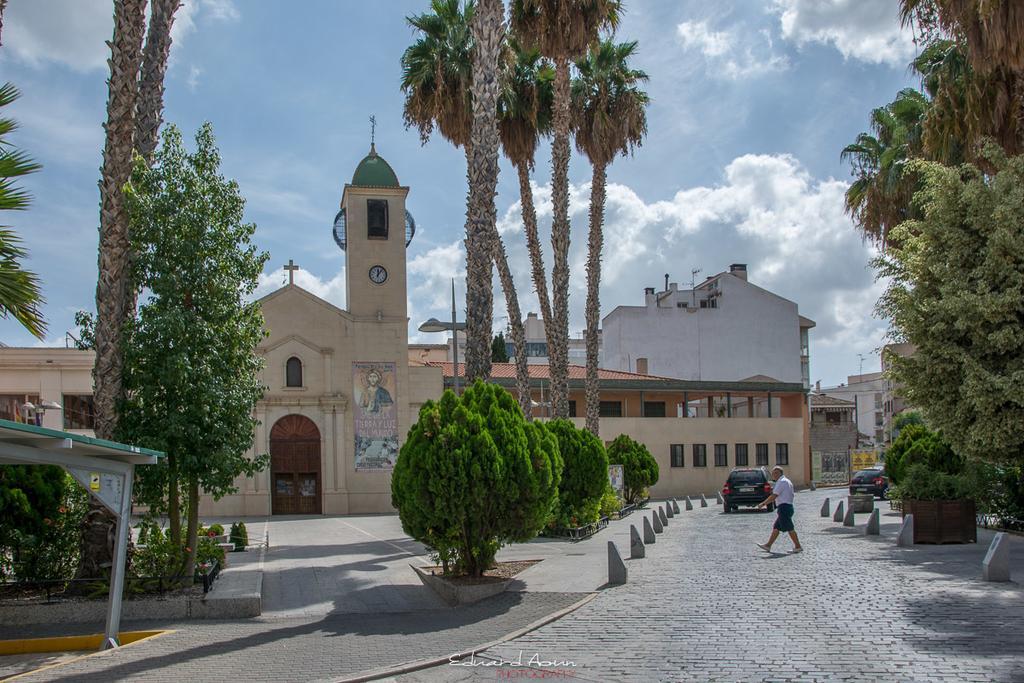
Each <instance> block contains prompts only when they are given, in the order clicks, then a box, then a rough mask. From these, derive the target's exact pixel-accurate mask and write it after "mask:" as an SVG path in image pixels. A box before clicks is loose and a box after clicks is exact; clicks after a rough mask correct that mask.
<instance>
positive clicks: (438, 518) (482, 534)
mask: <svg viewBox="0 0 1024 683" xmlns="http://www.w3.org/2000/svg"><path fill="white" fill-rule="evenodd" d="M561 472H562V461H561V457H560V456H559V452H558V441H557V440H556V439H555V437H554V436H553V435H552V434H551V433H550V432H549V431H548V429H547V428H546V427H545V426H544V425H542V424H539V423H534V422H527V421H526V419H525V418H524V417H523V414H522V411H521V410H520V409H519V405H518V404H517V403H516V401H515V399H514V398H513V397H512V395H511V394H509V393H508V392H507V391H505V390H504V389H502V388H501V387H499V386H496V385H493V384H485V383H484V382H481V381H477V382H476V383H474V384H473V386H471V387H469V388H467V389H466V391H465V393H464V394H463V395H462V396H456V395H455V394H454V393H452V392H451V391H446V392H445V393H444V395H443V396H442V397H441V399H440V400H439V401H436V402H435V401H427V402H426V403H425V404H424V405H423V407H422V408H420V413H419V419H418V420H417V422H416V424H414V425H413V426H412V428H411V429H410V430H409V435H408V437H407V438H406V441H405V444H404V445H403V446H402V450H401V452H400V453H399V456H398V462H397V463H396V464H395V469H394V471H393V472H392V475H391V502H392V505H394V506H395V508H397V509H398V515H399V518H400V519H401V521H402V529H403V530H404V531H405V533H407V534H409V536H411V537H412V538H414V539H416V540H417V541H419V542H421V543H423V544H425V545H426V546H428V547H429V548H431V549H432V550H433V551H434V552H435V553H436V554H437V555H438V557H439V559H440V561H441V563H442V565H443V566H444V568H445V571H446V572H450V571H454V572H456V573H464V574H469V575H471V576H480V575H481V574H482V573H483V571H484V570H485V569H487V568H488V567H490V566H491V565H493V563H494V556H495V554H496V553H497V552H498V548H500V547H501V546H502V545H503V544H506V543H511V542H520V541H527V540H529V539H531V538H533V537H534V536H536V535H537V533H538V532H539V531H540V530H541V528H543V526H544V524H545V522H546V521H547V519H548V516H549V515H550V514H551V510H552V506H553V505H554V504H555V502H556V500H557V496H558V483H559V479H560V476H561Z"/></svg>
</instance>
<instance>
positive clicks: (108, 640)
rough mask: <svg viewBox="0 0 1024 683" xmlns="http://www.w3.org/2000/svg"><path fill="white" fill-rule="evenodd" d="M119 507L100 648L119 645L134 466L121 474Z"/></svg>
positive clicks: (130, 521)
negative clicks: (104, 626) (105, 616)
mask: <svg viewBox="0 0 1024 683" xmlns="http://www.w3.org/2000/svg"><path fill="white" fill-rule="evenodd" d="M122 476H123V477H124V481H123V482H122V486H121V509H120V512H119V513H118V515H117V541H116V544H115V546H114V563H113V565H111V567H110V596H109V597H108V600H107V627H106V630H105V632H104V636H103V645H102V646H101V649H103V650H106V649H108V648H111V647H119V646H120V644H121V642H120V641H119V640H118V633H119V631H120V630H121V598H122V597H123V595H124V573H125V566H126V562H125V560H127V559H128V558H127V553H128V527H130V526H131V523H132V484H133V483H134V481H135V467H134V466H132V467H130V468H129V470H128V472H126V473H125V474H123V475H122Z"/></svg>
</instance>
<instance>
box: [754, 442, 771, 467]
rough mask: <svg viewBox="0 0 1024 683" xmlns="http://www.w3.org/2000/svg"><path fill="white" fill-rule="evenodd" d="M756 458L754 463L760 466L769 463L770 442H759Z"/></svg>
mask: <svg viewBox="0 0 1024 683" xmlns="http://www.w3.org/2000/svg"><path fill="white" fill-rule="evenodd" d="M754 457H755V458H756V459H755V460H754V464H755V465H757V466H758V467H765V466H767V465H768V444H766V443H759V444H757V451H756V452H755V454H754Z"/></svg>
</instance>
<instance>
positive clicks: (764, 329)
mask: <svg viewBox="0 0 1024 683" xmlns="http://www.w3.org/2000/svg"><path fill="white" fill-rule="evenodd" d="M814 325H815V323H814V321H813V320H810V319H808V318H805V317H803V316H802V315H800V313H799V311H798V309H797V305H796V303H794V302H792V301H790V300H788V299H784V298H783V297H781V296H778V295H777V294H773V293H771V292H769V291H767V290H765V289H762V288H761V287H758V286H757V285H754V284H752V283H750V282H748V281H747V266H746V264H742V263H734V264H732V265H731V266H729V270H728V271H727V272H722V273H719V274H717V275H713V276H711V277H709V278H707V279H706V280H705V281H704V282H702V283H700V284H699V285H696V286H695V287H694V288H693V289H679V286H678V284H677V283H674V282H672V283H669V282H668V276H666V283H665V290H664V291H661V292H656V291H655V289H654V288H653V287H648V288H647V289H645V290H644V305H643V306H619V307H617V308H615V309H614V310H613V311H612V312H611V313H609V314H608V315H606V316H605V317H604V320H603V325H602V335H601V336H602V340H601V341H602V349H601V363H600V365H601V367H602V368H607V369H614V370H624V371H627V372H638V373H644V374H651V375H658V376H661V377H673V378H678V379H685V380H698V381H726V382H738V381H743V380H748V379H751V378H755V377H757V378H770V379H771V380H774V381H779V382H787V383H793V384H802V385H803V387H804V388H805V389H809V388H810V370H809V351H808V332H809V330H810V329H811V328H812V327H814Z"/></svg>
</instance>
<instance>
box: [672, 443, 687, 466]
mask: <svg viewBox="0 0 1024 683" xmlns="http://www.w3.org/2000/svg"><path fill="white" fill-rule="evenodd" d="M668 451H669V456H670V460H671V463H672V467H685V465H686V462H685V458H684V456H683V444H681V443H674V444H671V445H669V447H668Z"/></svg>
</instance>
